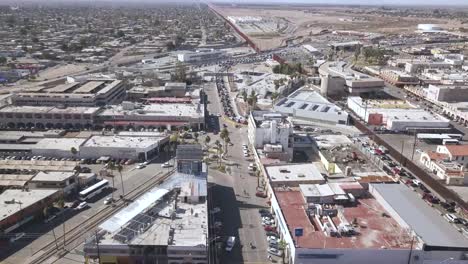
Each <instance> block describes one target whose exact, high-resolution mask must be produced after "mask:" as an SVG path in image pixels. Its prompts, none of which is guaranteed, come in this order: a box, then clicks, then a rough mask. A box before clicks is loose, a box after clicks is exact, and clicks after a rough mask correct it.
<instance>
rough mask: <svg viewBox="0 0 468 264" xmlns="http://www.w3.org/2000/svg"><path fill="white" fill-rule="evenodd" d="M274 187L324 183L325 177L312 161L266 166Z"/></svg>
mask: <svg viewBox="0 0 468 264" xmlns="http://www.w3.org/2000/svg"><path fill="white" fill-rule="evenodd" d="M265 170H266V173H267V176H268V179H269V181H270V185H271V186H272V187H277V186H299V184H322V183H325V178H324V177H323V176H322V174H321V173H320V171H319V169H318V168H317V167H316V166H315V164H312V163H304V164H284V165H271V166H265Z"/></svg>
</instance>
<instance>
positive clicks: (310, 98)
mask: <svg viewBox="0 0 468 264" xmlns="http://www.w3.org/2000/svg"><path fill="white" fill-rule="evenodd" d="M273 108H274V110H275V111H277V112H279V113H282V114H287V115H289V116H292V117H293V118H294V119H299V120H301V119H302V120H307V121H318V122H324V123H331V124H347V122H348V114H347V113H346V111H344V110H343V109H341V108H340V107H338V106H336V105H335V104H332V103H330V102H329V101H328V100H327V99H325V98H324V97H323V96H322V95H320V94H319V93H317V92H315V91H313V90H309V89H306V88H302V89H299V90H297V91H295V92H293V93H292V94H291V95H289V96H288V97H287V98H284V99H281V100H279V101H278V102H277V103H276V104H275V105H274V107H273Z"/></svg>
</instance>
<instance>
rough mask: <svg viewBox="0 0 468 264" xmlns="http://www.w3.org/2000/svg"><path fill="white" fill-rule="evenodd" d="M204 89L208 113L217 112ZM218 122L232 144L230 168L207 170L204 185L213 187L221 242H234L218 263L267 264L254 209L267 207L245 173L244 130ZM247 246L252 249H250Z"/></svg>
mask: <svg viewBox="0 0 468 264" xmlns="http://www.w3.org/2000/svg"><path fill="white" fill-rule="evenodd" d="M205 87H206V88H205V91H206V93H207V95H208V98H209V100H210V103H209V105H208V110H209V112H210V113H219V112H221V109H220V104H219V101H218V100H217V96H216V90H215V89H216V88H215V87H214V85H213V86H205ZM219 121H220V122H219V123H220V126H223V124H226V125H227V129H228V131H229V137H230V139H231V142H233V143H234V145H233V146H231V147H229V149H228V156H227V160H228V162H229V164H233V165H232V166H228V169H227V170H228V172H227V173H221V172H219V171H217V170H215V169H210V171H209V176H210V177H209V179H208V181H209V182H210V183H214V184H213V186H212V187H211V188H212V190H211V193H212V194H213V197H212V200H213V201H215V202H214V203H215V204H214V206H215V207H219V208H220V209H221V212H220V213H217V214H216V216H215V217H216V218H217V219H216V220H217V221H218V219H220V220H221V221H222V223H223V233H222V237H223V238H224V239H223V240H226V238H227V237H229V236H235V237H236V239H237V241H238V242H236V245H235V246H234V249H233V251H232V252H230V253H228V252H225V251H224V249H223V252H224V253H223V254H222V256H221V260H220V262H219V263H267V262H268V259H267V256H268V254H267V245H266V237H265V232H264V231H263V227H262V224H261V218H260V215H259V213H258V209H260V208H263V207H266V206H267V204H266V201H267V200H266V199H264V198H259V197H256V196H255V192H256V187H257V178H256V177H255V176H254V175H249V173H248V165H249V163H251V162H253V158H252V157H249V160H247V159H246V158H245V157H244V156H243V152H242V144H246V145H248V139H247V127H245V126H243V127H241V128H235V127H234V126H233V125H232V122H225V121H224V120H223V118H222V117H221V118H220V119H219ZM210 137H211V142H214V141H215V140H216V139H218V137H217V136H216V135H211V134H210ZM218 215H219V216H218ZM249 243H252V244H253V245H254V246H255V248H251V247H250V246H249Z"/></svg>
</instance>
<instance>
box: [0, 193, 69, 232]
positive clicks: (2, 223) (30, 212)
mask: <svg viewBox="0 0 468 264" xmlns="http://www.w3.org/2000/svg"><path fill="white" fill-rule="evenodd" d="M59 195H60V192H59V191H58V190H53V189H42V190H5V191H4V192H3V193H2V194H0V205H1V206H0V232H2V233H9V232H11V231H13V230H15V229H16V228H18V227H20V226H22V225H24V224H25V223H27V222H29V221H32V220H33V219H35V218H36V217H42V215H43V209H44V208H45V207H48V206H50V205H51V204H52V203H53V202H54V201H55V200H56V199H57V198H58V197H59Z"/></svg>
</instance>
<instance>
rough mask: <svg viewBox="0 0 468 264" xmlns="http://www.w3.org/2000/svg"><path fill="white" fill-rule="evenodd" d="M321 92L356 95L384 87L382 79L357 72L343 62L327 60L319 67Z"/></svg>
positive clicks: (325, 93)
mask: <svg viewBox="0 0 468 264" xmlns="http://www.w3.org/2000/svg"><path fill="white" fill-rule="evenodd" d="M319 73H320V77H321V93H322V94H324V95H346V94H352V95H358V94H361V93H373V92H377V91H380V90H382V89H383V88H384V86H385V82H384V81H383V80H382V79H379V78H376V77H371V76H369V75H367V74H364V73H361V72H357V71H355V70H353V69H351V68H350V67H348V66H347V65H346V63H345V62H328V63H324V64H323V65H322V66H320V68H319Z"/></svg>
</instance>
